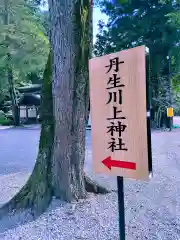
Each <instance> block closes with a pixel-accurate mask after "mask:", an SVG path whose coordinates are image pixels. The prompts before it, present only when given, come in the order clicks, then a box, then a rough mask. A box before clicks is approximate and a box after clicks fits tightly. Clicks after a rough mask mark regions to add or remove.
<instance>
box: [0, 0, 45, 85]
mask: <svg viewBox="0 0 180 240" xmlns="http://www.w3.org/2000/svg"><path fill="white" fill-rule="evenodd" d="M7 4H8V17H9V23H8V25H5V22H4V18H5V14H6V12H5V6H4V1H1V2H0V28H1V35H0V88H7V87H8V86H7V77H6V75H5V69H6V64H7V58H6V56H7V52H9V53H10V54H11V58H12V62H11V65H12V69H13V77H14V81H15V85H19V84H21V82H27V81H28V78H27V76H28V75H29V74H31V73H36V74H37V75H39V76H42V74H43V69H44V66H45V63H46V60H47V55H48V51H49V43H48V40H47V37H45V32H46V31H45V28H44V26H43V24H44V22H43V21H44V20H43V15H42V13H41V12H40V11H39V10H38V8H36V6H35V5H34V4H33V1H27V0H16V1H13V0H7ZM2 85H3V86H2Z"/></svg>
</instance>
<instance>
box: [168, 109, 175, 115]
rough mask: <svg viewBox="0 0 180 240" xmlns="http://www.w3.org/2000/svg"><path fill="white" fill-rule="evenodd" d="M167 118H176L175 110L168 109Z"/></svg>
mask: <svg viewBox="0 0 180 240" xmlns="http://www.w3.org/2000/svg"><path fill="white" fill-rule="evenodd" d="M167 116H168V117H173V116H174V111H173V108H167Z"/></svg>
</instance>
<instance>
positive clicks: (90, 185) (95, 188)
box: [85, 175, 111, 194]
mask: <svg viewBox="0 0 180 240" xmlns="http://www.w3.org/2000/svg"><path fill="white" fill-rule="evenodd" d="M85 188H86V191H87V192H90V193H96V194H107V193H110V192H111V191H110V190H108V189H107V188H105V187H103V186H101V185H100V184H98V183H97V182H95V181H93V180H92V179H91V178H89V177H88V176H86V175H85Z"/></svg>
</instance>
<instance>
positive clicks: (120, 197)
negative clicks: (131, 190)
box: [117, 176, 125, 240]
mask: <svg viewBox="0 0 180 240" xmlns="http://www.w3.org/2000/svg"><path fill="white" fill-rule="evenodd" d="M117 187H118V207H119V209H118V210H119V235H120V240H125V213H124V187H123V177H119V176H118V177H117Z"/></svg>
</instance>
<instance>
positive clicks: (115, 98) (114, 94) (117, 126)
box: [105, 57, 128, 152]
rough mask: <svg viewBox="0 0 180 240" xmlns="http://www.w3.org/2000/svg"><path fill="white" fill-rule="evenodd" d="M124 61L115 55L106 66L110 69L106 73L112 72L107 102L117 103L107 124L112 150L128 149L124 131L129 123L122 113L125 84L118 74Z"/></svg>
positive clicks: (109, 144) (108, 83)
mask: <svg viewBox="0 0 180 240" xmlns="http://www.w3.org/2000/svg"><path fill="white" fill-rule="evenodd" d="M123 63H124V61H119V58H118V57H115V58H113V59H110V63H109V65H108V66H105V67H106V68H108V71H107V72H106V73H109V72H110V73H111V72H112V77H109V80H108V82H107V88H106V89H107V90H109V91H108V95H109V98H108V101H107V103H106V104H109V103H113V104H115V103H116V106H114V105H113V116H111V117H108V118H107V120H108V121H109V125H108V126H107V133H108V134H109V135H110V141H109V142H108V149H110V150H111V152H114V151H120V150H121V151H127V150H128V149H127V147H126V144H125V143H124V142H123V132H124V131H125V130H126V128H127V125H125V124H123V123H122V121H121V120H122V119H126V117H125V116H123V114H122V113H123V111H122V100H123V98H122V95H123V88H124V87H125V85H124V84H121V81H120V79H121V77H120V76H118V73H119V66H120V64H123ZM111 89H112V90H111ZM115 120H118V121H115ZM114 133H117V134H118V135H117V137H115V134H114Z"/></svg>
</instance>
